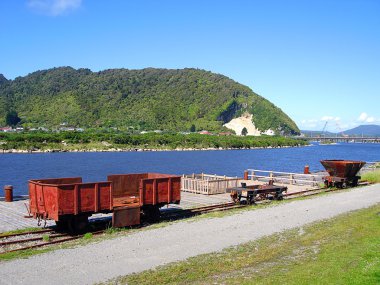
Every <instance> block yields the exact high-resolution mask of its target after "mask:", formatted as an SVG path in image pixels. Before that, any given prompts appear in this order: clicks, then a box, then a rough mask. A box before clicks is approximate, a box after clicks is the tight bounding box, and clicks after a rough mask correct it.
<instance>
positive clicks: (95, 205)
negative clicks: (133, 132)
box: [29, 173, 181, 232]
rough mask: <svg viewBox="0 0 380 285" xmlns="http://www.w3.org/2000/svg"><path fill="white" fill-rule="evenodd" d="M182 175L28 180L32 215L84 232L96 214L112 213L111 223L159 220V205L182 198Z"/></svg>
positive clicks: (154, 174)
mask: <svg viewBox="0 0 380 285" xmlns="http://www.w3.org/2000/svg"><path fill="white" fill-rule="evenodd" d="M180 190H181V177H180V176H174V175H167V174H159V173H140V174H119V175H109V176H108V177H107V181H102V182H94V183H83V182H82V178H81V177H72V178H54V179H33V180H30V181H29V199H30V201H29V204H30V212H31V214H32V215H33V217H35V218H37V219H39V220H46V219H51V220H55V222H56V224H57V226H60V227H62V228H68V229H69V230H70V231H73V232H74V231H81V230H83V229H84V228H85V227H86V226H87V223H88V217H89V216H91V215H92V214H95V213H111V212H112V213H113V215H112V226H114V227H125V226H131V225H138V224H140V218H141V214H142V215H143V217H145V218H146V219H148V220H151V221H154V220H158V219H159V215H160V211H159V208H160V207H162V206H164V205H167V204H172V203H174V204H178V203H179V202H180V200H181V194H180Z"/></svg>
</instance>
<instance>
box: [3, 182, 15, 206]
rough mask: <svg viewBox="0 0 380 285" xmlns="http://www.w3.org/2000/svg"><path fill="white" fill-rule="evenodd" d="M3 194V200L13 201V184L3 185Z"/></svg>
mask: <svg viewBox="0 0 380 285" xmlns="http://www.w3.org/2000/svg"><path fill="white" fill-rule="evenodd" d="M4 196H5V202H13V186H12V185H5V186H4Z"/></svg>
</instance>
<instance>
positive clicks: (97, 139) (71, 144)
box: [0, 131, 307, 150]
mask: <svg viewBox="0 0 380 285" xmlns="http://www.w3.org/2000/svg"><path fill="white" fill-rule="evenodd" d="M0 142H1V145H0V149H59V150H72V149H79V150H81V149H83V150H86V149H87V150H88V149H99V150H100V149H110V148H122V149H136V148H147V149H162V148H164V149H176V148H194V149H200V148H250V147H281V146H297V145H305V144H307V141H304V140H295V139H290V138H285V137H267V136H261V137H252V136H246V137H239V136H216V135H200V134H196V133H195V134H189V135H182V134H177V133H163V134H157V133H147V134H128V133H123V132H116V131H115V132H99V131H94V132H60V133H46V132H28V133H0Z"/></svg>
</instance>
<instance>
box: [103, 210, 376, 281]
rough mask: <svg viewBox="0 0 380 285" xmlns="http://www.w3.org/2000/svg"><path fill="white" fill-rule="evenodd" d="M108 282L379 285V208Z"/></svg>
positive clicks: (361, 211) (353, 213) (350, 214)
mask: <svg viewBox="0 0 380 285" xmlns="http://www.w3.org/2000/svg"><path fill="white" fill-rule="evenodd" d="M109 284H380V205H377V206H374V207H371V208H368V209H364V210H360V211H356V212H352V213H349V214H344V215H341V216H339V217H337V218H335V219H331V220H327V221H323V222H319V223H315V224H312V225H310V226H307V227H303V228H298V229H294V230H288V231H285V232H282V233H280V234H275V235H271V236H269V237H265V238H262V239H260V240H258V241H254V242H249V243H246V244H242V245H240V246H238V247H232V248H229V249H226V250H223V251H222V252H219V253H213V254H205V255H200V256H197V257H194V258H189V259H187V260H186V261H183V262H178V263H173V264H170V265H167V266H163V267H159V268H158V269H156V270H149V271H145V272H142V273H140V274H134V275H129V276H125V277H119V278H117V279H114V280H111V281H110V282H109Z"/></svg>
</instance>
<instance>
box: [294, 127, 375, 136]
mask: <svg viewBox="0 0 380 285" xmlns="http://www.w3.org/2000/svg"><path fill="white" fill-rule="evenodd" d="M301 133H302V134H304V135H306V136H310V135H312V136H318V135H321V134H322V132H321V131H308V130H301ZM324 134H325V135H326V136H329V135H331V136H333V135H334V136H335V135H343V134H344V135H350V136H367V137H380V125H360V126H358V127H356V128H353V129H349V130H346V131H343V132H338V133H332V132H325V133H324Z"/></svg>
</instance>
